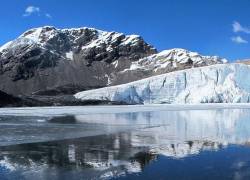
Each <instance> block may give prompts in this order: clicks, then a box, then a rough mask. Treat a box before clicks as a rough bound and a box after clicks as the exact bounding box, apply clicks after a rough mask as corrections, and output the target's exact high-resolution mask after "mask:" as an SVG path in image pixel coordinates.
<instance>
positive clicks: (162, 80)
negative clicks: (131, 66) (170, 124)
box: [75, 64, 250, 104]
mask: <svg viewBox="0 0 250 180" xmlns="http://www.w3.org/2000/svg"><path fill="white" fill-rule="evenodd" d="M243 79H244V81H243ZM249 82H250V67H249V66H247V65H244V64H217V65H212V66H207V67H199V68H191V69H187V70H181V71H176V72H171V73H166V74H163V75H158V76H154V77H150V78H146V79H143V80H139V81H135V82H132V83H127V84H123V85H118V86H112V87H107V88H101V89H96V90H90V91H85V92H80V93H77V94H76V95H75V97H76V98H79V99H81V100H87V99H88V100H90V99H91V100H108V101H117V102H125V103H129V104H160V103H239V102H243V103H245V102H250V83H249Z"/></svg>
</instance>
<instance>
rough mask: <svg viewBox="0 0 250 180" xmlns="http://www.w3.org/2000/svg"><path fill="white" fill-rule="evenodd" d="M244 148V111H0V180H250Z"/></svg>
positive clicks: (247, 119) (249, 128)
mask: <svg viewBox="0 0 250 180" xmlns="http://www.w3.org/2000/svg"><path fill="white" fill-rule="evenodd" d="M131 107H133V108H132V109H131ZM249 142H250V108H249V107H248V106H246V105H244V106H236V107H234V106H233V107H229V106H226V107H225V106H224V105H222V106H218V105H215V106H210V107H199V106H193V107H187V106H152V107H150V106H147V107H145V106H144V107H141V106H129V107H126V106H123V107H117V106H116V107H113V106H106V107H63V108H12V109H1V110H0V177H1V178H0V179H1V180H2V179H3V180H5V179H11V180H12V179H17V180H22V179H24V180H26V179H27V180H33V179H36V180H40V179H58V180H59V179H60V180H61V179H65V180H66V179H71V180H74V179H178V180H179V179H250V156H249V155H250V147H249Z"/></svg>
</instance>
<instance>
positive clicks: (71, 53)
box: [66, 51, 74, 60]
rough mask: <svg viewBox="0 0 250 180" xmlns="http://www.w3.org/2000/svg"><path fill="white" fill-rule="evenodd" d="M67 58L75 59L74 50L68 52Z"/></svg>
mask: <svg viewBox="0 0 250 180" xmlns="http://www.w3.org/2000/svg"><path fill="white" fill-rule="evenodd" d="M66 58H68V59H70V60H73V59H74V57H73V52H72V51H69V52H67V53H66Z"/></svg>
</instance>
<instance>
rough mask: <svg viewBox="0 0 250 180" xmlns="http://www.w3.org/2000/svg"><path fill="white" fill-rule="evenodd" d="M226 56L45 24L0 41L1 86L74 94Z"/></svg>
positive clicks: (27, 92)
mask: <svg viewBox="0 0 250 180" xmlns="http://www.w3.org/2000/svg"><path fill="white" fill-rule="evenodd" d="M225 61H226V60H225V59H222V58H219V57H216V56H202V55H199V54H198V53H195V52H190V51H187V50H184V49H171V50H166V51H162V52H160V53H158V54H157V50H156V49H155V48H154V47H153V46H151V45H149V44H148V43H146V42H145V41H144V40H143V38H142V37H140V36H138V35H124V34H123V33H118V32H107V31H102V30H98V29H94V28H87V27H84V28H74V29H57V28H55V27H51V26H44V27H40V28H35V29H30V30H28V31H26V32H24V33H23V34H22V35H20V36H19V37H18V38H17V39H15V40H13V41H10V42H8V43H6V44H5V45H3V46H2V47H0V90H2V91H4V92H6V93H9V94H13V95H19V94H25V95H30V94H38V95H51V94H58V93H64V94H66V93H71V94H73V93H76V92H79V91H82V90H88V89H95V88H100V87H106V86H112V85H117V84H123V83H128V82H132V81H135V80H140V79H143V78H147V77H151V76H153V75H159V74H163V73H167V72H171V71H175V70H181V69H187V68H192V67H199V66H207V65H211V64H218V63H224V62H225Z"/></svg>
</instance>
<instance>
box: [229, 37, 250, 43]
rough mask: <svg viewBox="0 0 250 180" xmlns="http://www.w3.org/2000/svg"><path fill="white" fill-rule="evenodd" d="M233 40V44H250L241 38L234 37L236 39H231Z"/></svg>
mask: <svg viewBox="0 0 250 180" xmlns="http://www.w3.org/2000/svg"><path fill="white" fill-rule="evenodd" d="M231 40H232V41H233V42H235V43H237V44H246V43H248V41H247V40H245V39H243V38H242V37H240V36H234V37H232V38H231Z"/></svg>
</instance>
